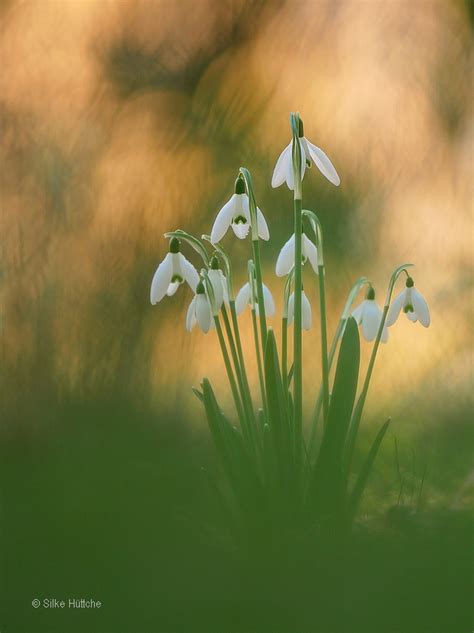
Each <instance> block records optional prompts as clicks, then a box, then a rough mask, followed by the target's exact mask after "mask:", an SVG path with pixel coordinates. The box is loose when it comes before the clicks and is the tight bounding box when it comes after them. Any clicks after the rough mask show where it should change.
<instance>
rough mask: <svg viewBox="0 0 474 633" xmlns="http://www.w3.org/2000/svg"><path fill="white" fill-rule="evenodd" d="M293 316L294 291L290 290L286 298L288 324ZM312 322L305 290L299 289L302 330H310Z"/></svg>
mask: <svg viewBox="0 0 474 633" xmlns="http://www.w3.org/2000/svg"><path fill="white" fill-rule="evenodd" d="M294 318H295V293H294V292H292V293H291V295H290V297H289V299H288V325H291V324H292V323H293V320H294ZM312 324H313V315H312V312H311V304H310V302H309V299H308V297H307V296H306V294H305V291H304V290H302V291H301V326H302V328H303V330H310V329H311V326H312Z"/></svg>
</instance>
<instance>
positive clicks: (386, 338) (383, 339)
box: [380, 325, 388, 343]
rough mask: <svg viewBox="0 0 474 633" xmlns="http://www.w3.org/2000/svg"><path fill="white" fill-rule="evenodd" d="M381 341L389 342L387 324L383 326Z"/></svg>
mask: <svg viewBox="0 0 474 633" xmlns="http://www.w3.org/2000/svg"><path fill="white" fill-rule="evenodd" d="M380 341H381V342H382V343H387V342H388V327H387V326H386V325H384V326H383V330H382V336H381V337H380Z"/></svg>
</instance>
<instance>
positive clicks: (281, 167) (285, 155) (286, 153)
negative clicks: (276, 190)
mask: <svg viewBox="0 0 474 633" xmlns="http://www.w3.org/2000/svg"><path fill="white" fill-rule="evenodd" d="M288 163H290V164H291V143H289V144H288V145H287V146H286V147H285V149H284V150H283V151H282V153H281V154H280V156H279V157H278V160H277V163H276V165H275V169H274V170H273V177H272V187H279V186H280V185H282V184H283V183H284V182H285V180H286V174H287V172H288Z"/></svg>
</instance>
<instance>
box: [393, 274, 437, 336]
mask: <svg viewBox="0 0 474 633" xmlns="http://www.w3.org/2000/svg"><path fill="white" fill-rule="evenodd" d="M402 310H403V312H404V313H405V314H406V315H407V317H408V319H409V320H410V321H412V322H413V323H416V321H419V322H420V323H421V325H423V326H424V327H429V325H430V311H429V309H428V304H427V303H426V301H425V299H424V298H423V297H422V295H421V294H420V293H419V292H418V290H417V289H416V288H415V287H414V281H413V279H412V278H411V277H408V279H407V281H406V288H405V289H404V290H402V292H401V293H400V294H399V295H398V297H397V298H396V299H394V301H393V303H392V305H391V306H390V309H389V311H388V314H387V325H388V326H389V327H390V326H391V325H393V324H394V323H395V321H396V320H397V319H398V316H399V314H400V312H401V311H402Z"/></svg>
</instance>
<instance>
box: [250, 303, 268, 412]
mask: <svg viewBox="0 0 474 633" xmlns="http://www.w3.org/2000/svg"><path fill="white" fill-rule="evenodd" d="M251 313H252V328H253V339H254V342H255V354H256V356H257V368H258V381H259V383H260V394H261V397H262V407H263V411H264V413H265V419H266V420H267V419H268V416H267V397H266V393H265V381H264V379H263V365H262V354H261V351H260V344H259V340H258V327H257V315H256V314H255V310H254V308H252V309H251Z"/></svg>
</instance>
